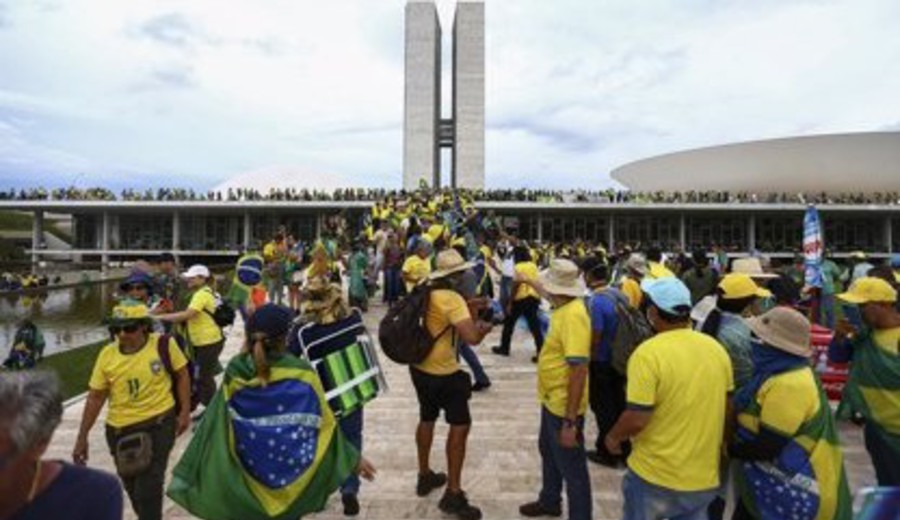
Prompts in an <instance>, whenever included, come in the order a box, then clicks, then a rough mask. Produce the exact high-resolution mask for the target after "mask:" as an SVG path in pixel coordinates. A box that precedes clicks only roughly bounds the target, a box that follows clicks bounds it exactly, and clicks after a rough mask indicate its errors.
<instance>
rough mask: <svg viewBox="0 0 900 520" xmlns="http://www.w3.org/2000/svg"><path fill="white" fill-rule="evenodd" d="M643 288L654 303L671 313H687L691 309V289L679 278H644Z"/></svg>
mask: <svg viewBox="0 0 900 520" xmlns="http://www.w3.org/2000/svg"><path fill="white" fill-rule="evenodd" d="M641 290H642V291H644V292H645V293H646V294H647V296H648V297H649V298H650V300H652V301H653V305H656V306H657V307H659V308H660V310H663V311H665V312H667V313H669V314H675V315H681V314H684V315H686V314H687V313H689V312H690V311H691V291H689V290H688V288H687V286H686V285H684V282H682V281H681V280H679V279H678V278H675V277H672V276H668V277H666V278H657V279H649V280H648V279H644V281H642V282H641Z"/></svg>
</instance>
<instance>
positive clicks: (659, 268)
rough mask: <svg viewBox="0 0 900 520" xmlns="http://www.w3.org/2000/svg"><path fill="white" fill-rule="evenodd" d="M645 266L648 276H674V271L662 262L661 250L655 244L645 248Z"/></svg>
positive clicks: (654, 277)
mask: <svg viewBox="0 0 900 520" xmlns="http://www.w3.org/2000/svg"><path fill="white" fill-rule="evenodd" d="M647 268H648V271H649V272H648V273H647V277H648V278H652V279H656V278H667V277H670V276H675V273H673V272H672V270H671V269H669V268H668V267H666V266H665V264H664V263H663V255H662V251H661V250H660V249H659V248H658V247H656V246H653V247H649V248H647Z"/></svg>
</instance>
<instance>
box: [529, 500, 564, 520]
mask: <svg viewBox="0 0 900 520" xmlns="http://www.w3.org/2000/svg"><path fill="white" fill-rule="evenodd" d="M519 514H520V515H522V516H528V517H536V516H562V507H560V506H556V507H555V508H550V507H544V506H542V505H541V503H540V502H539V501H537V500H535V501H534V502H529V503H527V504H523V505H521V506H519Z"/></svg>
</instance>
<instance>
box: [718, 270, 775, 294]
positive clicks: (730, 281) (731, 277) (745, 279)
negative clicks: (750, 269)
mask: <svg viewBox="0 0 900 520" xmlns="http://www.w3.org/2000/svg"><path fill="white" fill-rule="evenodd" d="M719 289H721V290H722V296H723V297H724V298H725V299H727V300H738V299H741V298H749V297H750V296H758V297H760V298H768V297H769V296H772V293H771V292H770V291H769V290H768V289H764V288H762V287H760V286H758V285H756V282H754V281H753V278H750V275H746V274H743V273H731V274H726V275H725V276H724V277H723V278H722V281H720V282H719Z"/></svg>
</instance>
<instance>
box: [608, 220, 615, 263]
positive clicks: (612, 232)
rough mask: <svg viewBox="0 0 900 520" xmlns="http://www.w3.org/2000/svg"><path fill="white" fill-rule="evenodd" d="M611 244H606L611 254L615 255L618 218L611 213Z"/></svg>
mask: <svg viewBox="0 0 900 520" xmlns="http://www.w3.org/2000/svg"><path fill="white" fill-rule="evenodd" d="M608 226H609V231H608V234H609V243H608V244H606V247H608V248H609V254H610V255H613V254H615V251H616V217H615V216H614V215H613V214H612V213H610V214H609V224H608Z"/></svg>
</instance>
